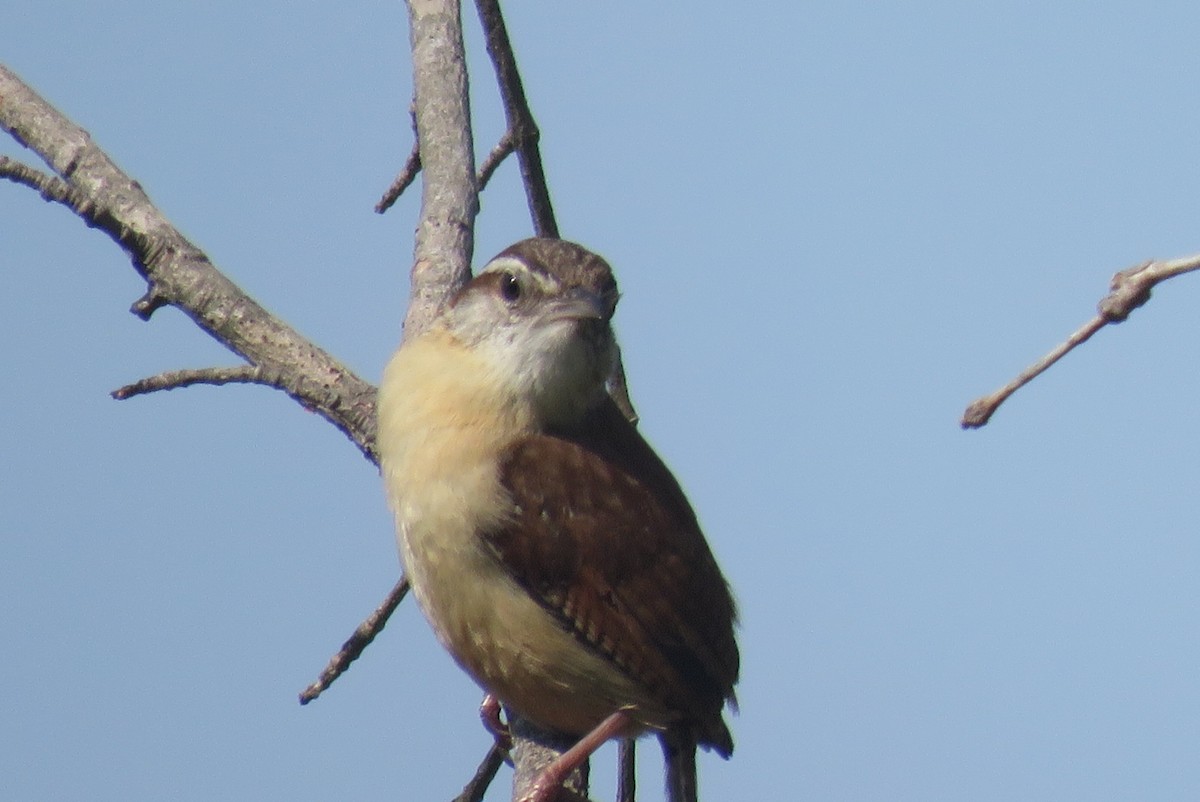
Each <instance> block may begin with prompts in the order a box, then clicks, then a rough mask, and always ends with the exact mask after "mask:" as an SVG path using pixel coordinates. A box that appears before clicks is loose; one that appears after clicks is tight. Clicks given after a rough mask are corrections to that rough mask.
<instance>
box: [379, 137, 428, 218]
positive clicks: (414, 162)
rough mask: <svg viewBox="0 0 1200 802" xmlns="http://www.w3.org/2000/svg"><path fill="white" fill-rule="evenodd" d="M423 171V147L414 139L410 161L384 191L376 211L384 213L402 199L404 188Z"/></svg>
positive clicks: (409, 156)
mask: <svg viewBox="0 0 1200 802" xmlns="http://www.w3.org/2000/svg"><path fill="white" fill-rule="evenodd" d="M419 172H421V147H420V145H418V144H417V142H416V141H415V140H414V141H413V147H412V152H411V153H409V154H408V161H406V162H405V163H404V169H402V170H401V171H400V175H398V176H396V180H395V181H393V182H392V185H391V186H390V187H388V188H387V192H385V193H383V197H382V198H380V199H379V202H378V203H376V204H375V212H376V213H377V214H383V213H384V212H386V211H387V210H388V209H390V208H392V206H393V205H394V204H395V203H396V201H398V200H399V199H400V196H401V195H403V194H404V190H406V189H408V186H409V184H411V183H412V182H413V181H415V180H416V178H417V173H419Z"/></svg>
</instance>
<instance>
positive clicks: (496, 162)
mask: <svg viewBox="0 0 1200 802" xmlns="http://www.w3.org/2000/svg"><path fill="white" fill-rule="evenodd" d="M512 152H513V138H512V135H511V134H510V133H509V132H507V131H505V132H504V136H502V137H500V141H499V142H497V143H496V147H494V148H492V152H491V153H489V154H488V155H487V158H486V159H484V160H483V166H482V167H480V168H479V175H478V176H476V178H475V184H476V186H477V187H478V188H479V191H480V192H483V189H484V187H486V186H487V185H488V182H489V181H491V180H492V174H493V173H495V172H496V168H497V167H499V166H500V165H501V164H502V163H503V162H504V160H505V159H507V158H508V156H509V154H511V153H512Z"/></svg>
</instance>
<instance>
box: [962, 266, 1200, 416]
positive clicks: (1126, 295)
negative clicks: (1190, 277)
mask: <svg viewBox="0 0 1200 802" xmlns="http://www.w3.org/2000/svg"><path fill="white" fill-rule="evenodd" d="M1198 269H1200V254H1196V255H1194V256H1186V257H1183V258H1182V259H1170V260H1166V261H1156V260H1151V261H1148V262H1143V263H1141V264H1139V265H1134V266H1133V267H1130V268H1128V269H1126V270H1121V271H1119V272H1118V273H1117V274H1116V275H1114V276H1113V278H1112V282H1111V284H1110V290H1111V291H1110V292H1109V294H1108V295H1106V296H1104V298H1102V299H1101V300H1100V303H1099V304H1097V314H1096V316H1095V317H1094V318H1092V319H1091V320H1089V321H1088V322H1087V323H1085V324H1083V325H1082V326H1080V327H1079V328H1078V329H1077V330H1076V331H1075V332H1074V333H1072V334H1071V336H1070V337H1068V338H1067V340H1066V342H1064V343H1062V344H1060V345H1058V346H1056V347H1055V348H1054V349H1053V350H1051V351H1050V353H1048V354H1046V355H1045V356H1044V357H1042V358H1041V359H1039V360H1038V361H1037V362H1035V363H1033V364H1032V365H1030V366H1029V367H1028V368H1026V369H1025V370H1024V371H1022V372H1021V374H1020V375H1019V376H1017V378H1015V379H1013V380H1012V381H1011V382H1009V383H1008V384H1006V385H1004V386H1003V387H1001V388H1000V389H999V390H997V391H996V392H994V393H991V394H990V395H985V396H983V397H982V398H977V399H976V400H974V401H972V402H971V404H970V405H969V406H968V407H967V409H966V411H965V412H963V417H962V427H963V428H964V429H978V428H980V427H981V426H984V425H986V424H987V422H988V419H989V418H991V417H992V414H993V413H995V411H996V410H997V409H998V408H999V407H1000V405H1001V404H1003V403H1004V402H1005V400H1007V398H1008V397H1009V396H1010V395H1012V394H1013V393H1015V392H1016V391H1017V390H1019V389H1021V388H1022V387H1024V386H1025V385H1026V384H1029V382H1031V381H1033V380H1034V379H1035V378H1037V377H1038V376H1039V375H1040V374H1041V373H1043V372H1044V371H1045V370H1046V369H1047V368H1049V367H1050V366H1051V365H1053V364H1054V363H1055V362H1057V361H1058V360H1060V359H1062V358H1063V357H1064V356H1066V355H1067V354H1068V353H1070V352H1071V351H1072V350H1074V349H1075V348H1076V347H1078V346H1080V345H1082V344H1083V343H1085V342H1087V341H1088V340H1089V339H1090V338H1091V336H1092V335H1093V334H1095V333H1096V332H1098V331H1100V329H1102V328H1104V327H1105V326H1107V325H1109V324H1110V323H1121V322H1122V321H1124V320H1125V319H1126V318H1127V317H1129V315H1130V314H1131V313H1132V312H1133V310H1134V309H1137V308H1138V307H1139V306H1141V305H1142V304H1144V303H1146V301H1149V300H1150V291H1151V290H1152V289H1154V287H1155V285H1157V284H1158V283H1159V282H1161V281H1166V280H1167V279H1169V278H1174V277H1175V276H1179V275H1183V274H1184V273H1190V272H1192V271H1193V270H1198Z"/></svg>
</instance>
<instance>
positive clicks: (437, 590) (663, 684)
mask: <svg viewBox="0 0 1200 802" xmlns="http://www.w3.org/2000/svg"><path fill="white" fill-rule="evenodd" d="M617 297H618V295H617V285H616V280H615V279H614V278H613V275H612V271H611V269H610V268H609V266H608V264H607V263H606V262H605V261H604V260H603V259H601V258H600V257H599V256H596V255H595V254H593V253H590V252H589V251H587V250H585V249H583V248H581V247H580V246H578V245H575V244H572V243H569V242H565V241H562V240H553V239H529V240H524V241H522V242H518V243H517V244H515V245H513V246H511V247H510V248H508V249H507V250H505V251H503V252H502V253H500V255H498V256H497V257H496V258H495V259H493V260H492V261H491V262H489V263H488V264H487V266H486V267H484V269H483V270H482V272H480V274H479V275H478V276H476V277H475V278H474V279H472V280H471V281H470V282H469V283H468V284H467V285H466V286H465V287H464V288H463V289H462V290H461V291H460V292H459V293H458V294H457V295H456V296H455V297H454V298H453V300H452V301H451V302H450V304H449V306H448V307H447V308H446V309H445V310H444V312H443V313H442V314H441V315H440V317H439V319H438V321H437V322H436V323H435V324H434V325H433V326H432V327H431V328H430V329H429V330H428V331H426V332H425V333H423V334H421V335H420V336H418V337H415V338H413V339H412V340H410V341H407V342H405V343H404V345H403V346H402V347H401V348H400V349H399V350H398V351H397V352H396V354H395V356H394V357H393V358H392V360H391V362H390V363H389V365H388V366H387V369H386V371H385V372H384V377H383V382H382V384H381V386H380V391H379V404H378V410H379V438H378V445H379V452H380V456H381V458H382V459H381V464H382V467H383V476H384V481H385V485H386V489H387V495H388V499H389V502H390V505H391V507H392V510H393V512H394V514H395V519H396V528H397V540H398V542H399V546H400V554H401V558H402V560H403V563H404V569H405V571H406V572H407V575H408V578H409V581H410V582H411V584H412V589H413V591H414V594H415V595H416V598H417V601H418V603H419V604H420V606H421V609H422V610H423V611H424V613H425V616H426V618H428V620H429V623H430V624H431V625H432V627H433V630H434V632H436V633H437V636H438V639H439V640H440V641H441V642H442V644H443V645H444V646H445V647H446V648H447V649H448V650H449V651H450V653H451V654H452V655H453V656H454V658H455V659H456V660H457V661H458V663H459V665H461V666H462V667H463V669H465V670H466V671H467V673H468V674H470V675H471V676H472V677H473V678H474V679H475V681H476V682H478V683H479V684H480V685H481V686H482V687H483V688H484V689H485V690H486V691H488V692H489V693H491V694H494V695H495V696H496V697H498V698H499V699H500V700H501V701H502V702H503V703H504V704H505V705H506V706H507V707H509V708H510V709H511V710H512V711H514V712H515V713H517V714H518V715H520V716H523V717H525V718H526V719H528V720H529V721H531V722H533V723H534V724H537V725H539V726H541V727H543V728H546V729H549V730H555V731H558V732H561V733H564V734H567V735H571V736H581V738H582V740H581V742H580V746H579V747H577V748H576V749H572V750H570V751H569V752H568V753H567V754H566V755H564V756H563V758H560V760H559V761H558V762H556V764H555V765H554V766H552V767H551V769H549V770H548V771H547V773H546V775H544V780H539V782H538V783H537V784H536V785H537V787H536V793H534V794H533V795H532V796H531V797H530V798H533V799H537V800H539V802H541V801H542V800H550V799H553V798H554V797H555V796H556V795H557V792H558V788H559V785H560V784H561V782H562V779H563V778H564V777H565V776H566V775H567V774H569V773H570V771H571V770H573V769H574V768H575V766H577V765H578V764H579V763H581V762H583V760H585V759H586V758H587V756H588V754H590V752H591V751H593V750H594V749H595V748H597V747H598V746H599V745H600V744H601V743H603V742H604V741H605V740H607V739H609V738H614V737H619V736H632V735H637V734H640V733H644V732H647V731H652V732H655V733H657V734H658V735H659V738H660V740H661V741H662V743H663V747H664V750H665V752H666V754H667V757H668V764H669V767H670V768H671V770H669V771H668V775H669V777H668V790H669V793H670V798H671V799H672V800H690V799H694V798H695V750H696V746H697V745H699V746H703V747H705V748H711V749H714V750H715V751H716V752H717V753H719V754H720V755H721V756H722V757H729V755H730V754H731V753H732V751H733V739H732V738H731V736H730V734H729V729H728V728H727V727H726V725H725V722H724V720H723V718H722V711H723V709H724V707H725V704H726V703H727V702H728V703H729V704H730V705H731V706H733V705H734V704H735V699H734V694H733V686H734V684H735V683H736V681H737V676H738V649H737V644H736V642H735V640H734V632H733V628H734V623H735V619H736V613H735V609H734V602H733V598H732V596H731V595H730V592H729V587H728V585H727V583H726V581H725V579H724V577H723V576H722V575H721V571H720V569H719V568H718V567H717V563H716V560H715V559H714V558H713V555H712V552H711V551H710V550H709V547H708V544H707V543H706V542H705V540H704V536H703V534H701V531H700V526H699V524H698V523H697V521H696V516H695V513H694V512H693V511H692V508H691V506H690V505H689V504H688V501H687V498H686V497H685V496H684V494H683V491H682V490H681V489H680V487H679V484H678V482H676V480H675V478H674V477H673V476H672V475H671V472H670V471H669V470H668V469H667V467H666V466H665V465H664V464H663V462H662V461H661V460H660V459H659V458H658V456H657V455H656V454H655V453H654V451H653V450H652V449H651V448H650V446H649V445H647V443H646V441H645V440H643V439H642V437H641V436H640V435H639V434H638V432H637V430H636V429H635V428H634V427H633V425H632V424H630V423H629V422H628V421H627V420H626V419H625V417H624V416H623V415H622V414H621V413H620V412H619V411H618V409H617V407H616V405H615V404H614V402H613V401H612V400H611V399H610V398H609V396H608V394H607V393H606V392H605V379H606V377H607V376H608V375H609V372H610V370H611V368H612V366H613V363H614V354H615V347H616V346H615V338H614V335H613V331H612V327H611V325H610V321H611V318H612V315H613V312H614V310H615V308H616V304H617Z"/></svg>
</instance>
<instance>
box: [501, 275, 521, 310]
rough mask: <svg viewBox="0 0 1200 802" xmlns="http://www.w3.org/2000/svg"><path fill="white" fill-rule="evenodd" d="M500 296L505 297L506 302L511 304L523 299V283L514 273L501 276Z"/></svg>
mask: <svg viewBox="0 0 1200 802" xmlns="http://www.w3.org/2000/svg"><path fill="white" fill-rule="evenodd" d="M500 294H501V295H502V296H504V300H506V301H508V302H509V303H510V304H512V303H516V302H517V301H518V300H520V298H521V282H520V281H519V280H518V279H517V277H516V276H515V275H513V274H512V273H504V274H503V275H501V276H500Z"/></svg>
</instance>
